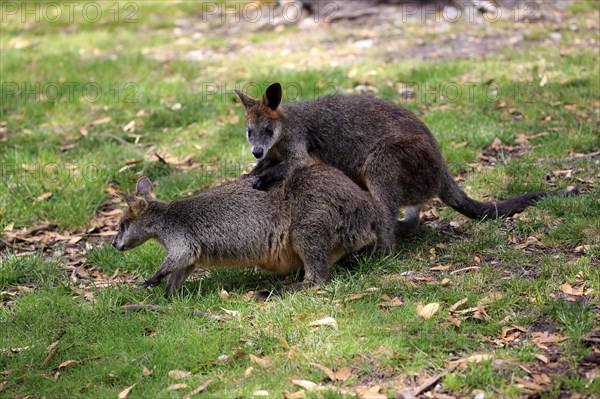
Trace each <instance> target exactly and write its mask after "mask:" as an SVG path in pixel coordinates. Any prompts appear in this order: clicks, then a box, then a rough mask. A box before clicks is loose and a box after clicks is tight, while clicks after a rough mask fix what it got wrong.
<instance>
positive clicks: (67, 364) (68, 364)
mask: <svg viewBox="0 0 600 399" xmlns="http://www.w3.org/2000/svg"><path fill="white" fill-rule="evenodd" d="M77 364H79V362H78V361H77V360H65V361H64V362H62V363H61V364H59V365H58V367H57V368H56V369H57V370H60V369H64V368H66V367H71V366H75V365H77Z"/></svg>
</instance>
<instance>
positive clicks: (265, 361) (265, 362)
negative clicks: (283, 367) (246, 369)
mask: <svg viewBox="0 0 600 399" xmlns="http://www.w3.org/2000/svg"><path fill="white" fill-rule="evenodd" d="M249 357H250V361H251V362H252V363H256V364H258V365H259V366H260V367H269V365H270V364H271V360H270V359H269V357H268V356H265V357H258V356H254V355H253V354H250V356H249Z"/></svg>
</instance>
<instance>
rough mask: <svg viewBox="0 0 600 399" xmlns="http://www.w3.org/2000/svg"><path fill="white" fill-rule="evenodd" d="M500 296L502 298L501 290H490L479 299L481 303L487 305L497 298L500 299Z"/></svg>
mask: <svg viewBox="0 0 600 399" xmlns="http://www.w3.org/2000/svg"><path fill="white" fill-rule="evenodd" d="M502 298H504V294H503V293H501V292H492V293H490V294H487V295H486V296H484V297H483V298H482V299H481V303H482V304H484V305H488V304H490V303H492V302H497V301H499V300H501V299H502Z"/></svg>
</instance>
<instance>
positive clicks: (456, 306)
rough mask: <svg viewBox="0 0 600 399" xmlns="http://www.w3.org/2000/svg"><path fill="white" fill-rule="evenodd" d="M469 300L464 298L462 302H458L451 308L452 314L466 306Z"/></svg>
mask: <svg viewBox="0 0 600 399" xmlns="http://www.w3.org/2000/svg"><path fill="white" fill-rule="evenodd" d="M468 300H469V298H463V299H461V300H460V301H458V302H456V303H455V304H454V305H452V306H450V312H454V311H456V309H458V308H460V307H461V306H462V305H464V304H465V303H466V302H467V301H468Z"/></svg>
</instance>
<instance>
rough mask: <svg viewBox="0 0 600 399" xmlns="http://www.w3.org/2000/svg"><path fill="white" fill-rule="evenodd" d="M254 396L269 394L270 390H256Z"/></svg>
mask: <svg viewBox="0 0 600 399" xmlns="http://www.w3.org/2000/svg"><path fill="white" fill-rule="evenodd" d="M253 395H254V396H269V391H265V390H262V389H261V390H260V391H256V392H254V394H253Z"/></svg>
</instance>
